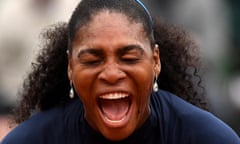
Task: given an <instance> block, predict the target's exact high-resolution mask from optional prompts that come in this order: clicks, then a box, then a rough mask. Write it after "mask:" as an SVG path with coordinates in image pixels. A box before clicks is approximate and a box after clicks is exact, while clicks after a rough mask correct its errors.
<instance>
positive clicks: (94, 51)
mask: <svg viewBox="0 0 240 144" xmlns="http://www.w3.org/2000/svg"><path fill="white" fill-rule="evenodd" d="M84 54H92V55H103V51H102V50H100V49H95V48H86V49H81V50H79V51H78V54H77V57H78V58H79V57H80V56H81V55H84Z"/></svg>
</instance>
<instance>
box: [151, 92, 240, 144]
mask: <svg viewBox="0 0 240 144" xmlns="http://www.w3.org/2000/svg"><path fill="white" fill-rule="evenodd" d="M152 99H153V100H152V101H154V103H155V107H158V108H157V109H158V110H159V109H161V111H162V112H161V116H163V117H164V118H163V121H164V124H166V125H168V127H167V128H166V129H168V130H167V132H168V133H172V134H174V135H175V136H180V135H181V137H183V138H186V139H188V140H189V141H194V142H193V143H212V144H215V143H217V144H219V143H231V144H240V139H239V137H238V136H237V134H236V133H235V132H234V131H233V130H232V129H231V128H230V127H229V126H228V125H226V124H225V123H224V122H223V121H221V120H220V119H218V118H217V117H216V116H214V115H213V114H211V113H209V112H207V111H205V110H202V109H200V108H198V107H196V106H194V105H192V104H190V103H188V102H186V101H185V100H183V99H181V98H179V97H177V96H176V95H174V94H172V93H169V92H166V91H159V92H158V93H154V94H153V95H152ZM158 110H156V111H158ZM165 132H166V131H165Z"/></svg>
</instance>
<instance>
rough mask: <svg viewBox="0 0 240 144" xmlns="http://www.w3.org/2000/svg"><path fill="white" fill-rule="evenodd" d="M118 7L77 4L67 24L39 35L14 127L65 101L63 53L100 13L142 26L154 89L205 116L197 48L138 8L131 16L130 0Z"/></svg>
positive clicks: (66, 83)
mask: <svg viewBox="0 0 240 144" xmlns="http://www.w3.org/2000/svg"><path fill="white" fill-rule="evenodd" d="M100 2H101V3H100ZM110 2H112V3H110ZM119 2H120V1H119ZM121 3H122V5H119V3H116V2H114V3H113V1H112V0H105V1H101V0H82V2H81V3H80V4H79V6H78V7H77V9H76V10H75V12H74V13H73V15H72V17H71V19H70V22H69V23H58V24H56V25H53V26H52V27H49V28H48V29H46V30H45V31H44V32H43V33H42V39H43V42H42V43H43V45H42V49H41V51H40V53H39V54H38V57H37V59H36V62H34V63H32V71H31V72H30V73H29V75H28V77H27V78H26V79H25V81H24V83H23V88H22V90H21V91H20V93H19V94H20V95H21V98H22V99H21V101H20V105H19V106H18V107H17V108H16V113H15V116H16V117H15V120H16V122H17V123H20V122H22V121H24V120H26V119H28V118H29V117H30V115H31V114H32V112H33V111H34V110H40V111H45V110H48V109H51V108H53V107H55V106H58V105H64V104H66V103H67V102H68V101H70V98H69V90H70V83H69V79H68V75H67V69H68V68H67V67H68V55H67V53H66V51H67V50H71V42H72V41H73V39H74V37H75V32H76V31H77V30H78V29H80V28H81V27H82V26H84V25H87V23H88V22H90V21H91V17H92V15H94V14H96V13H97V12H99V11H101V10H102V9H109V10H113V11H116V12H120V13H123V14H125V15H126V16H128V17H129V18H130V20H132V21H135V22H140V23H142V24H143V28H144V30H145V31H146V35H147V37H148V38H149V39H150V41H151V42H152V41H153V38H152V37H151V36H152V35H153V36H154V43H157V44H158V45H159V49H160V60H161V67H162V68H161V73H160V75H159V76H158V80H157V82H158V84H159V88H160V89H163V90H167V91H170V92H172V93H174V94H176V95H177V96H179V97H181V98H183V99H184V100H186V101H188V102H190V103H192V104H193V105H196V106H198V107H200V108H202V109H205V110H208V106H207V103H206V101H205V99H204V97H205V92H204V91H205V90H204V87H203V86H202V79H201V74H200V70H201V67H200V66H201V65H200V61H199V56H198V47H197V46H196V45H195V44H194V42H193V41H192V40H191V37H190V36H189V35H188V34H187V33H186V32H184V31H183V30H181V29H180V28H178V27H176V26H173V25H170V24H167V23H164V22H162V21H159V20H158V18H154V19H153V22H149V21H150V20H151V19H150V18H149V17H150V16H149V15H147V14H146V12H145V9H143V8H142V7H141V6H140V7H139V6H138V8H137V10H136V9H135V11H133V10H132V8H133V6H136V5H139V4H136V2H134V0H121ZM90 4H91V5H90ZM96 5H97V8H95V7H96ZM126 5H128V7H126ZM119 7H120V8H119ZM94 8H95V9H94ZM86 12H88V13H86ZM135 15H136V16H138V17H135ZM139 15H140V16H139ZM141 15H144V17H141ZM84 18H85V19H84ZM146 21H147V22H146ZM149 27H151V29H150V28H149Z"/></svg>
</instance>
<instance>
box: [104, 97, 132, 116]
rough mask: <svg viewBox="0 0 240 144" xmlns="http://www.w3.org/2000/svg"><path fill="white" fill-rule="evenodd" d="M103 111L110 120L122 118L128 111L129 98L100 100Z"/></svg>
mask: <svg viewBox="0 0 240 144" xmlns="http://www.w3.org/2000/svg"><path fill="white" fill-rule="evenodd" d="M100 104H101V108H102V112H103V113H104V115H105V116H106V117H107V118H108V119H110V120H121V119H122V118H123V117H124V116H125V115H126V114H127V112H128V109H129V101H128V99H119V100H100Z"/></svg>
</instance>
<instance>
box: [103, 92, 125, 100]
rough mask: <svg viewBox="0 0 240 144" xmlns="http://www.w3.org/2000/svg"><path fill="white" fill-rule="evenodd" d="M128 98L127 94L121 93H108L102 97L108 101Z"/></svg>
mask: <svg viewBox="0 0 240 144" xmlns="http://www.w3.org/2000/svg"><path fill="white" fill-rule="evenodd" d="M126 97H128V94H127V93H119V92H116V93H108V94H105V95H101V96H100V98H101V99H108V100H114V99H122V98H126Z"/></svg>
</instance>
